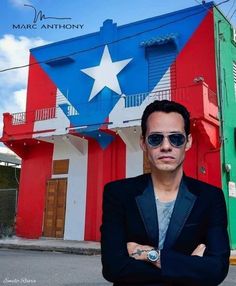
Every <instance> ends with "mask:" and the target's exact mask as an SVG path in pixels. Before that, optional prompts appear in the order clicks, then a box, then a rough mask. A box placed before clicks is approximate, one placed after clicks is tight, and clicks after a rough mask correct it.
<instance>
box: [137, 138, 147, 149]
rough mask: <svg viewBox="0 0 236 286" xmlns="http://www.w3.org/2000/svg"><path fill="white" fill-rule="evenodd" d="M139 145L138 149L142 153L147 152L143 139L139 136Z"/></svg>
mask: <svg viewBox="0 0 236 286" xmlns="http://www.w3.org/2000/svg"><path fill="white" fill-rule="evenodd" d="M139 144H140V147H141V149H142V150H143V152H146V151H147V146H146V143H145V138H144V137H143V136H142V135H141V136H140V141H139Z"/></svg>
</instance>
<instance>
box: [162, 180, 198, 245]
mask: <svg viewBox="0 0 236 286" xmlns="http://www.w3.org/2000/svg"><path fill="white" fill-rule="evenodd" d="M195 200H196V196H195V195H194V194H192V193H191V192H190V191H189V190H188V188H187V185H186V184H185V182H184V179H183V178H182V181H181V184H180V188H179V192H178V195H177V198H176V202H175V206H174V209H173V213H172V216H171V219H170V224H169V227H168V230H167V234H166V238H165V242H164V248H171V247H172V246H173V244H174V243H175V241H176V240H177V238H178V236H179V234H180V232H181V230H182V228H183V226H184V224H185V222H186V220H187V218H188V216H189V214H190V212H191V210H192V208H193V206H194V203H195Z"/></svg>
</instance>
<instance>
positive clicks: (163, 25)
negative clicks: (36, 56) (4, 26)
mask: <svg viewBox="0 0 236 286" xmlns="http://www.w3.org/2000/svg"><path fill="white" fill-rule="evenodd" d="M201 13H203V10H201V11H198V12H195V13H192V14H190V15H186V16H185V17H181V18H179V19H177V20H173V21H170V22H168V23H164V24H162V25H159V26H157V27H155V28H151V29H147V30H145V31H142V32H138V33H136V34H133V35H130V36H127V37H123V38H120V39H118V40H114V41H111V42H108V43H106V44H107V45H112V44H116V43H118V42H121V41H124V40H128V39H131V38H134V37H137V36H139V35H142V34H145V33H148V32H151V31H154V30H158V29H160V28H163V27H165V26H168V25H170V24H174V23H177V22H181V21H183V20H185V19H187V18H190V17H192V16H195V15H198V14H201ZM101 47H104V44H100V45H97V46H94V47H91V48H88V49H84V50H80V51H76V52H73V53H70V54H66V55H63V56H60V57H55V58H49V59H47V60H44V61H39V62H35V63H31V64H25V65H21V66H14V67H11V68H6V69H2V70H0V72H6V71H10V70H16V69H21V68H26V67H30V66H33V65H37V64H42V63H47V62H50V61H56V60H61V59H64V58H67V57H71V56H75V55H77V54H80V53H84V52H88V51H92V50H95V49H97V48H101Z"/></svg>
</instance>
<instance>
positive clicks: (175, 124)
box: [140, 111, 192, 172]
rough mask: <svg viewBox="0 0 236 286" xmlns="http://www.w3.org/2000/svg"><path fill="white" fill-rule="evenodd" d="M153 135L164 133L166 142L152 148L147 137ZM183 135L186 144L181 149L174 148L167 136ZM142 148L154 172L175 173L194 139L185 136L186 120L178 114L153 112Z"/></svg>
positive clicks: (148, 121)
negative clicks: (173, 134)
mask: <svg viewBox="0 0 236 286" xmlns="http://www.w3.org/2000/svg"><path fill="white" fill-rule="evenodd" d="M153 133H163V134H164V140H163V141H162V143H161V144H160V145H159V146H158V147H155V148H153V147H150V146H149V144H148V142H147V139H146V138H147V137H148V136H149V135H150V134H153ZM172 133H181V134H184V135H185V136H186V140H185V143H184V144H183V145H182V146H180V147H178V148H177V147H174V146H173V145H171V143H170V142H169V139H168V137H167V135H169V134H172ZM140 145H141V148H142V149H143V151H144V152H146V153H147V156H148V159H149V162H150V164H151V169H152V171H155V170H156V171H169V172H172V171H175V170H177V169H179V168H180V167H181V166H182V164H183V161H184V157H185V152H186V151H187V150H189V149H190V148H191V145H192V137H191V135H188V137H187V135H186V134H185V130H184V119H183V117H182V116H181V115H180V114H179V113H177V112H170V113H165V112H160V111H158V112H153V113H152V114H151V115H150V116H149V117H148V120H147V132H146V137H145V138H143V137H142V138H141V142H140Z"/></svg>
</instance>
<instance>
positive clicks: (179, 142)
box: [146, 132, 186, 148]
mask: <svg viewBox="0 0 236 286" xmlns="http://www.w3.org/2000/svg"><path fill="white" fill-rule="evenodd" d="M165 137H167V138H168V140H169V142H170V144H171V145H172V146H173V147H175V148H180V147H182V146H183V145H184V143H185V142H186V136H185V135H184V134H182V133H171V134H168V135H164V134H163V133H158V132H157V133H152V134H150V135H148V136H147V137H146V140H147V143H148V145H149V147H151V148H157V147H159V146H160V145H161V144H162V143H163V141H164V138H165Z"/></svg>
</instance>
